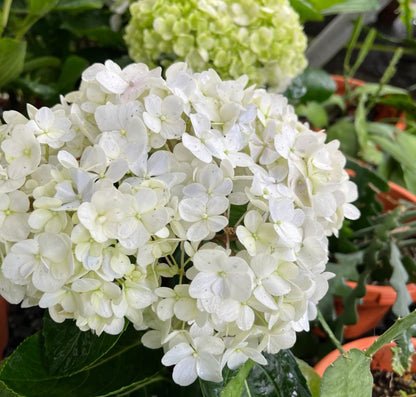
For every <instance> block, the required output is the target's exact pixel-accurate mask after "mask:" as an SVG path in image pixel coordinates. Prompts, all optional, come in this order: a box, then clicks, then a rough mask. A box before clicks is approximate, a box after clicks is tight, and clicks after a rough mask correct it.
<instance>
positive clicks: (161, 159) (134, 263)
mask: <svg viewBox="0 0 416 397" xmlns="http://www.w3.org/2000/svg"><path fill="white" fill-rule="evenodd" d="M246 84H247V78H246V77H241V78H239V79H238V80H235V81H222V80H221V79H220V78H219V76H218V75H217V74H216V72H214V71H213V70H209V71H205V72H202V73H191V72H190V71H189V70H188V68H187V66H186V64H183V63H178V64H174V65H172V66H171V67H170V68H169V69H168V70H167V71H166V78H165V79H164V78H162V77H161V70H160V69H154V70H149V69H148V67H147V66H146V65H144V64H131V65H129V66H127V67H126V68H124V69H120V67H118V66H117V65H116V64H115V63H113V62H112V61H107V62H106V63H105V64H94V65H92V66H91V67H89V68H88V69H87V70H85V72H84V73H83V75H82V83H81V86H80V89H79V91H76V92H72V93H70V94H68V95H67V96H66V97H65V98H62V101H61V104H58V105H56V106H54V107H52V108H46V107H42V108H40V109H36V108H35V107H33V106H30V105H28V117H27V118H26V117H24V116H23V115H21V114H20V113H17V112H15V111H10V112H6V113H4V120H5V121H6V124H4V125H2V126H0V144H1V151H0V255H1V259H2V265H1V272H0V291H1V294H2V295H3V296H4V297H5V298H6V299H8V300H9V301H10V302H13V303H19V302H21V301H22V305H23V306H25V307H27V306H31V305H39V306H40V307H43V308H47V309H48V310H49V313H50V315H51V316H52V318H53V319H54V320H55V321H57V322H62V321H64V320H65V319H74V320H75V321H76V324H77V326H78V327H79V328H80V329H81V330H90V329H91V330H93V331H94V332H96V333H97V334H101V333H102V332H107V333H110V334H117V333H120V332H121V331H122V330H123V327H124V325H125V319H128V320H129V321H130V322H131V323H133V324H134V327H135V328H136V329H138V330H146V332H145V334H144V336H143V338H142V340H143V343H144V344H145V345H146V346H148V347H151V348H158V347H161V346H163V348H164V350H165V355H164V356H163V359H162V362H163V364H164V365H166V366H170V365H175V367H174V370H173V378H174V380H175V382H177V383H178V384H180V385H188V384H190V383H192V382H193V381H194V380H195V379H196V378H197V377H198V376H199V377H201V378H202V379H205V380H209V381H220V380H221V370H222V368H224V366H225V365H227V366H228V367H229V368H236V367H238V366H239V365H240V364H242V363H243V362H245V361H246V360H247V359H248V358H250V359H252V360H254V361H256V362H258V363H261V364H265V358H264V357H263V355H262V352H263V351H267V352H269V353H276V352H278V351H279V350H280V349H284V348H289V347H291V346H292V345H293V344H294V342H295V337H296V336H295V335H296V334H295V333H296V331H301V330H305V329H308V320H311V319H313V318H314V317H315V316H316V304H317V303H318V301H319V299H320V298H322V296H323V295H324V294H325V293H326V291H327V288H328V284H327V280H328V278H330V276H331V274H330V273H327V272H325V264H326V262H327V245H328V243H327V236H329V235H331V234H334V233H337V230H338V229H339V228H340V227H341V224H342V221H343V219H344V217H348V218H350V219H354V218H356V217H357V216H358V215H359V214H358V210H356V208H355V207H354V206H353V205H352V204H350V202H352V201H353V200H355V198H356V195H357V193H356V187H355V185H354V184H353V183H352V182H350V181H349V179H348V175H347V173H346V171H345V170H344V165H345V158H344V156H343V155H342V154H341V152H340V151H339V150H338V143H337V142H336V141H332V142H330V143H328V144H325V143H324V141H325V134H324V133H323V132H313V131H311V130H310V129H309V128H308V126H307V125H305V124H302V123H301V122H299V121H298V119H297V117H296V115H295V113H294V110H293V108H292V107H291V106H289V105H288V104H287V100H286V99H285V98H284V97H283V96H281V95H277V94H270V93H267V92H266V91H265V90H262V89H255V87H248V88H245V86H246Z"/></svg>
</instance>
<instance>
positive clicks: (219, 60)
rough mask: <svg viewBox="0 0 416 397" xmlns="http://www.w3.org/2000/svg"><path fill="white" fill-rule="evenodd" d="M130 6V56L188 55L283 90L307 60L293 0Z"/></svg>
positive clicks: (190, 0)
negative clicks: (291, 1)
mask: <svg viewBox="0 0 416 397" xmlns="http://www.w3.org/2000/svg"><path fill="white" fill-rule="evenodd" d="M130 12H131V20H130V22H129V24H128V26H127V28H126V36H125V40H126V42H127V45H128V46H129V52H130V56H131V57H132V58H133V59H134V60H135V61H141V62H145V63H147V64H148V65H152V66H154V65H158V64H160V65H162V66H168V65H170V64H171V63H172V62H173V61H174V60H184V61H186V62H187V64H188V65H189V66H190V67H191V68H192V69H193V70H194V71H202V70H206V69H207V68H209V67H213V68H215V70H216V71H217V73H218V74H219V75H220V76H221V77H222V78H238V77H239V76H241V75H243V74H246V75H247V76H248V77H249V81H250V83H255V84H257V85H262V86H267V87H268V88H269V89H273V90H274V91H280V92H282V91H284V89H285V88H286V87H287V85H288V84H289V82H290V80H291V79H292V78H294V77H295V76H297V75H298V74H300V73H301V72H302V71H303V69H304V68H305V66H306V59H305V56H304V51H305V49H306V45H307V40H306V36H305V34H304V33H303V30H302V26H301V25H300V23H299V17H298V14H297V13H296V12H295V11H294V10H293V9H292V8H291V7H290V5H289V2H288V0H242V1H239V2H235V1H231V0H183V1H177V0H140V1H137V2H135V3H133V4H132V5H131V7H130Z"/></svg>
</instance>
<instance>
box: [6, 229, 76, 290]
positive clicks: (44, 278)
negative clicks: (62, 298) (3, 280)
mask: <svg viewBox="0 0 416 397" xmlns="http://www.w3.org/2000/svg"><path fill="white" fill-rule="evenodd" d="M73 271H74V264H73V258H72V249H71V240H70V238H69V237H68V236H67V235H66V234H62V233H60V234H51V233H42V234H38V235H35V237H34V238H33V239H29V240H23V241H20V242H18V243H16V244H14V245H13V246H12V248H11V249H10V252H9V253H8V254H7V256H6V257H5V258H4V261H3V264H2V272H3V274H4V275H5V276H6V277H7V278H9V279H10V280H13V282H15V283H16V284H18V285H26V284H29V283H30V282H31V283H33V285H34V286H35V287H36V288H37V289H38V290H40V291H44V292H52V291H55V290H57V289H59V288H60V287H62V286H63V285H64V284H65V283H66V282H67V280H68V279H69V278H70V277H71V276H72V274H73Z"/></svg>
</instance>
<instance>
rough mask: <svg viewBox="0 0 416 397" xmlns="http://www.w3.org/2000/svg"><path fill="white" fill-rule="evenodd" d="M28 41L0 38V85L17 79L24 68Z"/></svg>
mask: <svg viewBox="0 0 416 397" xmlns="http://www.w3.org/2000/svg"><path fill="white" fill-rule="evenodd" d="M25 55H26V42H25V41H18V40H14V39H11V38H9V37H3V38H2V39H0V87H3V86H4V85H6V84H7V83H10V82H11V81H13V80H14V79H16V78H17V77H18V76H19V74H20V73H21V72H22V70H23V63H24V60H25Z"/></svg>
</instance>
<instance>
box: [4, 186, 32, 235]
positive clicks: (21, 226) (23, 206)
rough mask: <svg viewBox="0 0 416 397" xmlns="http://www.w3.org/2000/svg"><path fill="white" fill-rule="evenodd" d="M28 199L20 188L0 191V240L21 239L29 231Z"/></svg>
mask: <svg viewBox="0 0 416 397" xmlns="http://www.w3.org/2000/svg"><path fill="white" fill-rule="evenodd" d="M28 210H29V199H28V197H27V195H26V194H25V193H23V192H21V191H20V190H16V191H14V192H10V193H8V194H7V193H0V240H2V241H14V242H17V241H21V240H25V239H26V238H27V236H28V235H29V233H30V227H29V224H28V223H27V220H28V217H29V214H28Z"/></svg>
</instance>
